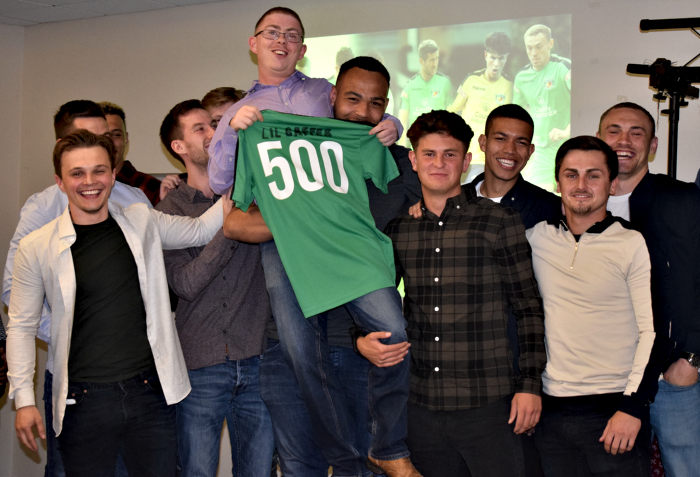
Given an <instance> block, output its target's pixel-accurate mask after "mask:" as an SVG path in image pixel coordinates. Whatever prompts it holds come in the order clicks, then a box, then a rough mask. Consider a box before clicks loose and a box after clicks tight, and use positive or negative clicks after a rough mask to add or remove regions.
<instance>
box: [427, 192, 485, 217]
mask: <svg viewBox="0 0 700 477" xmlns="http://www.w3.org/2000/svg"><path fill="white" fill-rule="evenodd" d="M477 199H478V197H477V196H476V191H475V189H474V187H473V186H472V185H471V184H464V185H463V186H462V187H461V190H460V193H459V194H457V195H456V196H454V197H450V198H449V199H447V201H446V202H445V208H444V209H443V211H442V214H441V215H440V217H447V216H448V215H450V214H451V213H452V212H453V211H455V210H464V209H465V208H466V207H467V205H469V204H470V203H471V202H474V201H475V200H477ZM420 203H421V210H422V211H423V216H424V217H428V218H430V219H432V220H437V219H439V218H440V217H438V216H437V215H435V214H433V213H432V212H431V211H430V210H428V208H427V207H426V206H425V202H423V198H421V200H420Z"/></svg>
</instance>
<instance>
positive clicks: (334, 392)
mask: <svg viewBox="0 0 700 477" xmlns="http://www.w3.org/2000/svg"><path fill="white" fill-rule="evenodd" d="M303 39H304V27H303V26H302V24H301V20H300V18H299V16H298V15H297V14H296V12H294V11H292V10H290V9H288V8H284V7H277V8H273V9H271V10H269V11H267V12H266V13H265V14H264V15H263V16H262V18H261V19H260V20H259V21H258V23H257V25H256V26H255V30H254V35H253V36H251V37H250V38H249V40H248V46H249V47H250V50H251V51H252V52H253V53H255V54H256V55H257V57H258V75H259V76H258V80H256V81H255V82H254V83H253V87H252V88H251V89H250V90H248V94H247V96H246V97H245V98H243V99H242V100H241V101H239V102H238V103H236V104H234V105H233V106H232V107H231V108H230V109H229V110H228V111H227V112H226V113H225V114H224V115H223V117H222V118H221V122H220V123H219V126H218V128H217V131H216V133H215V134H214V137H213V139H212V142H211V145H210V147H209V154H210V161H209V184H210V187H211V189H212V190H213V191H214V192H215V193H218V194H222V193H225V192H226V190H227V189H228V188H229V187H230V186H231V185H232V184H233V175H234V171H235V163H236V146H237V142H238V131H239V130H240V129H246V128H248V126H250V125H252V124H253V123H254V122H255V121H262V120H263V117H262V115H261V113H260V111H261V110H265V109H268V110H273V111H279V112H283V113H292V114H297V115H303V116H315V117H332V116H333V108H332V104H331V99H330V93H331V89H332V85H331V84H330V83H329V82H328V81H327V80H325V79H320V78H309V77H307V76H305V75H303V74H302V73H301V72H299V71H297V70H296V63H297V62H298V61H299V60H301V59H302V58H303V57H304V54H305V52H306V45H304V44H303ZM387 118H388V119H387ZM382 119H383V120H382V121H380V122H379V124H377V126H376V127H374V128H373V129H371V130H370V131H369V134H376V136H377V138H378V139H379V140H380V141H381V142H382V144H384V145H390V144H393V143H394V142H395V141H396V139H397V138H398V137H399V135H400V129H401V127H400V123H399V122H398V120H396V118H391V117H389V116H387V115H384V116H383V118H382ZM232 214H233V215H232V218H233V217H235V219H234V221H235V224H236V229H243V230H246V232H250V231H252V233H251V234H249V235H246V237H247V238H246V239H245V240H244V241H246V242H261V241H263V240H268V241H267V242H263V243H261V245H260V251H261V255H262V263H263V267H264V269H265V280H266V282H267V289H268V293H269V295H270V301H271V303H272V307H273V317H274V319H275V322H276V323H277V327H278V330H280V329H287V330H290V331H289V332H280V333H279V338H280V343H281V345H280V346H281V347H282V350H283V353H284V357H285V360H286V361H287V363H288V364H289V365H290V367H292V368H293V369H295V370H296V372H295V376H296V378H297V380H298V381H299V382H300V386H301V387H302V388H303V389H307V390H309V389H311V388H312V386H310V385H309V384H308V383H309V382H316V381H318V382H320V381H322V380H325V379H326V376H319V373H321V371H320V369H319V368H318V366H317V361H316V360H315V359H314V357H313V356H310V355H309V354H308V353H304V344H306V343H309V342H310V341H313V340H315V339H316V330H314V328H313V325H310V324H309V323H310V322H311V320H306V319H305V318H304V316H303V314H301V310H300V309H299V307H298V306H296V307H295V306H292V303H296V298H295V295H294V293H293V291H292V289H291V286H290V285H289V281H288V279H287V275H286V272H285V270H284V267H283V266H282V263H281V261H280V258H279V255H278V253H277V247H276V246H275V242H274V241H271V240H269V239H268V238H260V236H258V235H255V230H259V228H256V227H258V226H259V225H260V222H262V220H261V216H260V212H259V210H258V209H257V207H255V206H251V207H250V208H249V209H248V211H247V212H246V213H244V212H242V211H241V210H238V209H234V210H233V211H232ZM263 225H264V223H263ZM263 229H264V230H267V227H263ZM263 237H267V236H266V235H263ZM256 239H257V240H256ZM276 304H277V306H276ZM397 336H398V333H397ZM263 359H264V358H263ZM320 359H321V360H322V361H323V362H324V363H326V360H328V359H329V358H328V357H327V356H322V357H320ZM324 367H325V366H324ZM321 374H323V373H321ZM328 379H329V380H330V381H332V383H329V384H328V385H327V386H325V387H326V388H327V389H325V390H323V391H321V390H320V386H319V387H318V389H319V392H311V391H310V392H309V393H307V394H308V395H306V396H305V397H304V399H305V402H306V405H307V407H308V408H309V411H310V412H314V411H315V412H316V413H317V414H318V415H320V417H319V419H314V425H315V429H314V430H315V432H316V435H317V437H321V436H323V438H322V439H320V440H321V441H322V442H323V444H324V445H323V448H322V449H321V450H322V452H323V455H324V458H325V459H326V460H327V461H328V462H329V463H330V464H331V465H332V466H333V473H334V475H338V476H356V477H357V476H361V475H367V474H368V470H367V468H366V467H365V465H364V460H365V456H362V455H360V453H359V452H358V451H357V450H356V448H355V447H354V446H353V444H352V440H353V439H352V436H353V434H354V432H353V430H352V429H350V428H348V425H347V424H346V422H345V420H344V419H338V413H341V414H346V413H347V412H348V410H347V409H346V408H345V406H344V404H343V403H344V398H343V396H342V392H341V390H340V389H339V386H338V385H337V383H336V382H335V380H334V379H333V378H332V377H328ZM324 382H325V381H324ZM313 389H316V387H313ZM326 391H327V392H326ZM386 427H387V428H389V427H390V426H386ZM380 434H382V432H381V431H378V432H377V439H376V440H377V441H378V442H380V443H382V444H385V443H384V441H383V440H382V439H381V437H380V436H379V435H380ZM386 434H387V435H383V434H382V437H385V438H386V441H388V442H389V443H390V444H391V445H393V444H395V443H396V447H397V448H398V449H399V450H398V451H397V452H393V451H392V452H388V453H386V454H385V453H383V450H384V448H391V449H393V447H391V445H384V447H382V448H381V449H379V447H376V448H374V450H373V452H375V453H376V454H375V455H373V456H372V457H373V458H374V459H375V465H379V466H380V467H382V468H383V469H384V470H385V471H386V473H388V474H389V475H390V476H393V475H406V476H409V475H411V476H414V475H419V474H417V473H416V471H415V469H413V466H412V465H411V463H410V460H409V459H408V458H407V454H408V452H407V450H406V447H405V444H404V443H403V435H400V436H394V433H391V432H387V433H386ZM396 434H402V433H401V432H397V433H396ZM370 452H372V451H370ZM397 466H399V467H400V470H401V472H403V471H404V470H405V471H406V472H405V473H401V474H399V473H395V468H397ZM387 468H388V469H387ZM387 470H388V471H387Z"/></svg>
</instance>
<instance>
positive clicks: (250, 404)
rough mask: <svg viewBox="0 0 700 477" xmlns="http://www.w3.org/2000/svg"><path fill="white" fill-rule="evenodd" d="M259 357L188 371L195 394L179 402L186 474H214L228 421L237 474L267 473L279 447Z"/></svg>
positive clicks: (262, 476) (260, 475)
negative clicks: (263, 391)
mask: <svg viewBox="0 0 700 477" xmlns="http://www.w3.org/2000/svg"><path fill="white" fill-rule="evenodd" d="M260 362H261V360H260V357H259V356H252V357H250V358H246V359H241V360H238V361H235V360H233V361H231V360H229V359H226V362H224V363H221V364H215V365H213V366H206V367H204V368H199V369H194V370H189V371H188V372H187V374H188V375H189V378H190V384H191V385H192V392H190V394H189V395H188V396H187V397H186V398H185V399H183V400H182V401H180V402H179V403H178V404H177V433H178V437H177V438H178V449H179V451H180V460H181V463H182V477H204V476H211V477H215V476H216V472H217V469H218V467H219V450H220V448H221V429H222V427H223V425H224V419H226V424H227V425H228V435H229V439H230V441H231V460H232V462H233V469H232V471H231V473H232V475H235V476H243V477H255V476H257V477H268V476H269V475H270V462H272V453H273V451H274V449H275V439H274V437H273V435H272V424H271V423H270V414H269V413H268V412H267V408H266V407H265V404H264V403H263V401H262V399H261V397H260V375H259V367H260Z"/></svg>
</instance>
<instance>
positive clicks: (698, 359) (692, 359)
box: [681, 351, 700, 369]
mask: <svg viewBox="0 0 700 477" xmlns="http://www.w3.org/2000/svg"><path fill="white" fill-rule="evenodd" d="M681 358H682V359H685V360H687V361H688V362H689V363H690V365H691V366H693V367H694V368H696V369H700V355H698V354H695V353H690V352H688V351H681Z"/></svg>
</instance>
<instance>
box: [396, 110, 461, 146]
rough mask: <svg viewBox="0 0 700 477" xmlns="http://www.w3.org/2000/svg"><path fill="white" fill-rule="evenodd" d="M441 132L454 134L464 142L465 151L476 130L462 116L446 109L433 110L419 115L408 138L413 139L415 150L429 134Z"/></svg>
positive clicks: (444, 134)
mask: <svg viewBox="0 0 700 477" xmlns="http://www.w3.org/2000/svg"><path fill="white" fill-rule="evenodd" d="M434 133H435V134H441V135H443V136H452V137H453V138H455V139H457V140H458V141H461V142H462V144H464V152H467V151H468V150H469V142H470V141H471V140H472V138H473V137H474V131H472V128H470V127H469V125H468V124H467V123H465V122H464V119H462V116H460V115H458V114H455V113H450V112H447V111H445V110H437V111H431V112H429V113H425V114H421V115H420V116H418V119H416V120H415V121H414V122H413V124H411V127H410V128H409V129H408V133H407V135H408V139H409V141H411V146H413V150H416V148H417V147H418V143H419V142H420V140H421V139H422V138H423V136H427V135H428V134H434Z"/></svg>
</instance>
